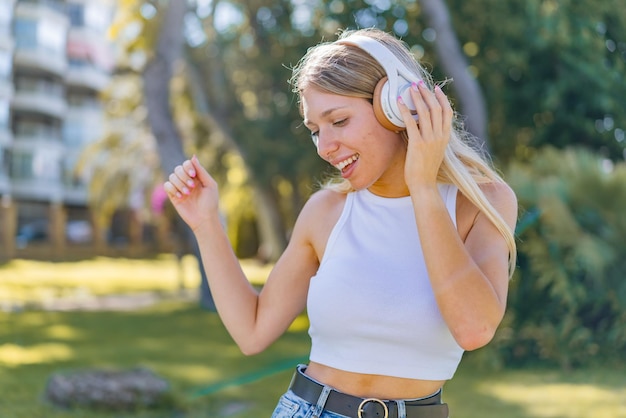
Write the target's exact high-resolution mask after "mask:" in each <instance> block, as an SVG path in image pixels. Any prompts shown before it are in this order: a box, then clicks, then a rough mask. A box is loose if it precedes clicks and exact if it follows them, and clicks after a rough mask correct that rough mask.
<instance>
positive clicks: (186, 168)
mask: <svg viewBox="0 0 626 418" xmlns="http://www.w3.org/2000/svg"><path fill="white" fill-rule="evenodd" d="M194 158H195V156H194ZM196 161H197V160H196ZM198 166H199V163H198ZM196 173H197V168H196V166H195V165H194V164H193V162H192V161H191V160H185V161H184V162H183V163H182V164H181V165H179V166H176V168H174V171H173V172H172V173H171V174H170V176H169V177H168V181H167V182H165V183H164V184H163V188H164V189H165V191H166V192H167V194H168V195H169V197H170V198H173V197H176V198H178V199H182V198H183V197H184V196H188V195H190V194H191V191H192V190H193V189H194V188H195V187H196V180H194V178H195V177H196Z"/></svg>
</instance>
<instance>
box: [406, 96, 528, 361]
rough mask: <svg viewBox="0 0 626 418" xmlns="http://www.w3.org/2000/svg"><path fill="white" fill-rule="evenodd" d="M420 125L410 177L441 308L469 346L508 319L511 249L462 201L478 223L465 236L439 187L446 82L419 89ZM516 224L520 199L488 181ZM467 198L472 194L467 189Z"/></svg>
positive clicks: (462, 215)
mask: <svg viewBox="0 0 626 418" xmlns="http://www.w3.org/2000/svg"><path fill="white" fill-rule="evenodd" d="M411 95H412V98H413V101H414V103H415V105H416V108H417V113H418V116H419V124H416V123H415V122H414V121H412V119H411V115H410V113H409V112H408V110H407V108H406V107H405V106H400V107H401V109H403V114H404V120H405V121H406V122H407V134H408V136H409V141H408V145H407V157H406V163H405V180H406V183H407V186H408V187H409V190H410V194H411V199H412V201H413V207H414V211H415V219H416V222H417V227H418V230H419V235H420V241H421V243H422V249H423V252H424V258H425V260H426V267H427V269H428V273H429V276H430V281H431V285H432V288H433V291H434V294H435V297H436V299H437V303H438V306H439V309H440V311H441V313H442V316H443V318H444V320H445V321H446V324H447V325H448V328H449V329H450V331H451V332H452V334H453V335H454V337H455V339H456V341H457V342H458V343H459V345H461V346H462V347H463V348H464V349H466V350H473V349H476V348H479V347H481V346H483V345H485V344H486V343H487V342H489V341H490V340H491V339H492V338H493V335H494V333H495V331H496V328H497V327H498V325H499V324H500V321H501V320H502V317H503V315H504V310H505V307H506V297H507V289H508V279H509V275H508V248H507V246H506V243H505V240H504V238H503V237H502V235H501V234H500V233H499V232H498V230H497V229H496V227H495V226H494V225H493V224H492V223H491V222H490V221H489V220H488V219H487V218H486V217H485V216H484V215H482V214H477V208H475V207H474V206H473V205H469V204H467V200H465V202H466V204H464V205H461V208H462V210H460V211H459V212H458V213H457V219H459V220H461V221H463V222H465V223H468V222H472V221H473V222H472V225H471V228H469V231H468V232H467V236H466V237H464V239H462V238H461V236H460V235H459V232H458V231H457V229H456V228H455V226H454V223H453V221H452V219H451V218H450V215H449V214H448V211H447V210H446V207H445V203H444V201H443V199H442V198H441V196H440V194H439V191H438V189H437V173H438V171H439V168H440V166H441V163H442V161H443V158H444V155H445V151H446V147H447V145H448V142H449V139H450V135H451V126H452V117H453V111H452V108H451V106H450V103H449V101H448V99H447V98H446V96H445V95H444V93H443V92H442V91H441V89H439V88H436V89H435V92H434V93H432V92H430V91H429V90H428V89H427V88H426V87H425V86H424V85H420V86H419V87H416V88H413V91H412V93H411ZM481 187H482V189H483V192H484V193H485V195H486V196H487V198H488V199H489V201H490V202H491V204H492V205H493V206H494V207H495V209H496V210H497V211H498V212H499V213H500V214H501V216H502V217H503V218H504V220H505V221H506V223H507V224H508V225H509V227H510V228H511V229H513V228H514V227H515V222H516V218H517V199H516V198H515V195H514V193H513V191H512V190H511V189H510V187H508V186H507V185H506V184H504V183H491V184H486V185H483V186H481ZM459 199H465V197H464V196H461V195H460V196H459Z"/></svg>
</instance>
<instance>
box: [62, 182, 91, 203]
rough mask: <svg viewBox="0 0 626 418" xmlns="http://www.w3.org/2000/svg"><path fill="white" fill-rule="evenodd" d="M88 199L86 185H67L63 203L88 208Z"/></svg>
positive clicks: (64, 189) (64, 190)
mask: <svg viewBox="0 0 626 418" xmlns="http://www.w3.org/2000/svg"><path fill="white" fill-rule="evenodd" d="M88 197H89V196H88V190H87V186H86V185H77V186H68V185H65V187H64V188H63V202H64V203H66V204H68V205H77V206H86V205H87V198H88Z"/></svg>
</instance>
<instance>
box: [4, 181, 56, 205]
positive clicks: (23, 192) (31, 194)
mask: <svg viewBox="0 0 626 418" xmlns="http://www.w3.org/2000/svg"><path fill="white" fill-rule="evenodd" d="M11 195H12V197H13V198H15V199H24V200H31V201H37V202H61V201H62V200H63V183H62V182H61V181H60V180H52V179H47V180H46V179H15V178H13V179H12V180H11Z"/></svg>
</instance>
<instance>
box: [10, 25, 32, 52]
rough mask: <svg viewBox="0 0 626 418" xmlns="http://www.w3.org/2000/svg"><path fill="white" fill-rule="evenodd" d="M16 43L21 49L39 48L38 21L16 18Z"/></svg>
mask: <svg viewBox="0 0 626 418" xmlns="http://www.w3.org/2000/svg"><path fill="white" fill-rule="evenodd" d="M14 25H15V45H16V46H17V47H18V48H21V49H35V48H37V22H35V21H34V20H24V19H16V20H15V22H14Z"/></svg>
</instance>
